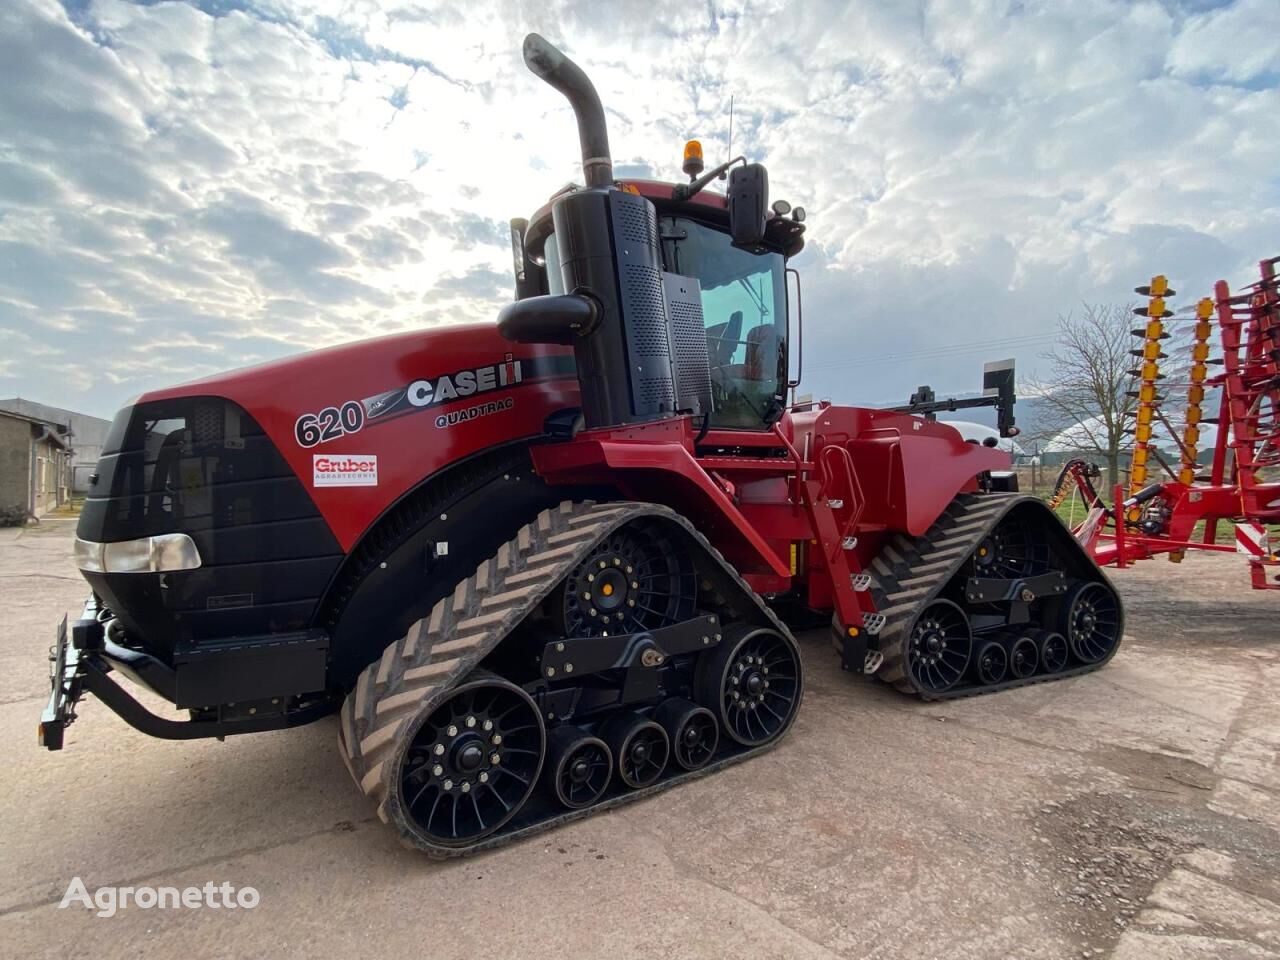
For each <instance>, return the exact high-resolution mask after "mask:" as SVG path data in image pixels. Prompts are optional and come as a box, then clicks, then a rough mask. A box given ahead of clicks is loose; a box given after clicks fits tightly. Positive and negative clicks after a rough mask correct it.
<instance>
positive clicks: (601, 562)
mask: <svg viewBox="0 0 1280 960" xmlns="http://www.w3.org/2000/svg"><path fill="white" fill-rule="evenodd" d="M607 566H609V565H608V564H607V563H605V562H604V561H603V560H601V561H600V569H601V570H603V569H604V568H605V567H607Z"/></svg>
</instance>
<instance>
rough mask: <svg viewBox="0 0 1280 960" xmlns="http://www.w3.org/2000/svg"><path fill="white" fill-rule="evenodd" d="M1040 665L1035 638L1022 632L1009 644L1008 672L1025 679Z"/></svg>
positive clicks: (1019, 678)
mask: <svg viewBox="0 0 1280 960" xmlns="http://www.w3.org/2000/svg"><path fill="white" fill-rule="evenodd" d="M1039 666H1040V648H1039V646H1038V645H1037V644H1036V642H1035V640H1034V639H1033V638H1031V637H1029V636H1027V635H1026V634H1023V635H1021V636H1019V637H1017V638H1016V639H1014V641H1013V643H1011V644H1010V645H1009V672H1010V673H1011V674H1013V676H1014V677H1016V678H1017V679H1018V680H1025V679H1026V678H1027V677H1029V676H1031V675H1032V674H1034V673H1035V672H1036V668H1037V667H1039Z"/></svg>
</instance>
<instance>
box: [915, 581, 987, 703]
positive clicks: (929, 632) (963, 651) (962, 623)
mask: <svg viewBox="0 0 1280 960" xmlns="http://www.w3.org/2000/svg"><path fill="white" fill-rule="evenodd" d="M972 646H973V635H972V634H971V633H970V630H969V618H968V617H966V616H965V613H964V611H963V610H961V609H960V608H959V607H958V606H956V605H955V604H954V603H952V602H951V601H949V600H935V601H933V603H931V604H929V605H928V606H927V607H925V608H924V609H923V610H922V611H920V615H919V617H918V618H917V619H916V622H915V625H914V626H913V627H912V628H911V634H910V636H909V638H908V640H907V666H908V668H909V669H910V671H911V678H912V679H913V680H914V681H915V683H916V686H917V687H918V688H919V689H921V690H924V691H928V692H931V693H940V692H942V691H944V690H949V689H951V688H952V687H953V686H955V685H956V684H957V683H959V682H960V679H961V677H963V676H964V672H965V670H966V669H967V668H968V666H969V656H970V652H971V648H972Z"/></svg>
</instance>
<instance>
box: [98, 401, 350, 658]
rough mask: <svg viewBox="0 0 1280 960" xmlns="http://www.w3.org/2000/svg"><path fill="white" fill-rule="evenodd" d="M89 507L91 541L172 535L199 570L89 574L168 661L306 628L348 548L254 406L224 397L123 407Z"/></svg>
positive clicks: (135, 635) (133, 629) (134, 633)
mask: <svg viewBox="0 0 1280 960" xmlns="http://www.w3.org/2000/svg"><path fill="white" fill-rule="evenodd" d="M107 450H108V452H107V453H106V454H105V455H104V456H103V457H102V460H101V461H100V462H99V465H98V471H97V473H98V476H97V481H96V482H95V483H94V484H93V485H92V486H91V488H90V490H89V496H88V498H87V499H86V501H85V505H84V510H83V511H82V513H81V515H80V524H79V528H78V533H79V535H80V536H81V537H83V538H84V539H86V540H93V541H97V542H107V543H110V542H117V541H122V540H133V539H137V538H141V537H148V536H156V535H158V534H165V533H187V534H189V535H190V536H191V538H192V539H193V540H194V541H195V543H196V547H197V549H198V550H199V552H200V557H201V561H202V565H201V567H200V568H199V569H196V570H188V571H175V572H171V573H166V574H153V573H117V574H92V573H91V574H86V579H88V580H89V582H90V584H91V585H92V586H93V588H94V590H95V591H96V592H97V593H98V594H99V595H100V596H101V597H102V598H103V600H104V601H105V602H106V604H107V606H108V607H110V609H111V610H112V612H114V613H115V614H116V616H118V617H119V618H120V620H121V622H122V623H123V624H124V625H125V629H126V632H127V635H128V636H129V638H130V640H136V641H139V642H141V643H142V645H143V646H144V648H145V649H146V650H147V651H148V652H150V653H152V654H153V655H155V656H157V657H159V658H160V659H162V660H164V661H165V662H167V663H172V660H173V656H174V653H175V652H182V651H190V650H194V649H197V648H199V647H200V645H201V644H204V643H209V642H212V641H215V640H216V641H224V640H226V639H227V638H235V637H245V636H264V635H268V634H278V633H286V632H290V631H297V630H302V629H304V628H306V626H307V625H308V622H309V620H310V619H311V616H312V614H313V612H314V610H315V607H316V604H317V602H318V600H319V598H320V595H321V594H322V593H323V592H324V589H325V587H326V585H327V584H328V583H329V581H330V580H331V579H332V576H333V573H334V571H335V570H336V569H337V566H338V564H339V562H340V561H341V559H342V551H341V549H340V547H339V546H338V543H337V541H336V540H335V539H334V537H333V534H332V533H331V532H330V530H329V528H328V525H327V524H326V523H325V522H324V520H323V518H322V517H321V516H320V514H319V511H317V510H316V507H315V504H314V503H312V501H311V497H310V496H309V495H308V494H307V491H306V489H305V488H304V487H303V485H302V483H301V481H300V480H299V479H298V478H297V477H296V476H295V475H294V473H293V471H292V470H291V469H290V468H289V465H288V464H287V463H286V462H285V461H284V458H283V457H282V456H281V455H280V452H279V451H278V450H276V448H275V446H274V444H272V442H271V440H270V439H269V438H268V437H267V436H266V435H265V434H264V433H263V431H262V429H261V428H260V427H259V426H258V424H257V423H256V422H255V421H254V420H253V418H252V417H250V416H249V415H248V414H247V413H245V412H244V411H243V410H241V409H240V408H239V407H238V406H236V405H235V404H233V403H231V402H230V401H227V400H224V399H221V398H218V397H182V398H176V399H172V400H163V401H157V402H154V403H147V404H139V405H138V406H136V407H133V408H129V409H126V410H124V411H122V412H121V414H120V415H119V416H117V418H116V420H115V422H114V423H113V425H112V428H111V434H110V437H109V440H108V444H107Z"/></svg>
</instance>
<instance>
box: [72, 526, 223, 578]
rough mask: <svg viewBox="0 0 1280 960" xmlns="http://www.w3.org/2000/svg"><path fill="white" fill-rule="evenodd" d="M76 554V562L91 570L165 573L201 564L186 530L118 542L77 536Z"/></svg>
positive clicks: (80, 566) (193, 567)
mask: <svg viewBox="0 0 1280 960" xmlns="http://www.w3.org/2000/svg"><path fill="white" fill-rule="evenodd" d="M75 557H76V566H78V567H79V568H80V569H81V570H86V571H88V572H90V573H168V572H170V571H173V570H195V569H196V568H197V567H199V566H200V551H199V550H197V549H196V544H195V541H194V540H192V539H191V538H190V537H189V536H187V535H186V534H185V533H166V534H162V535H160V536H158V537H143V538H142V539H140V540H123V541H119V542H117V543H94V542H93V541H92V540H81V539H80V538H79V537H76V546H75Z"/></svg>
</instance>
